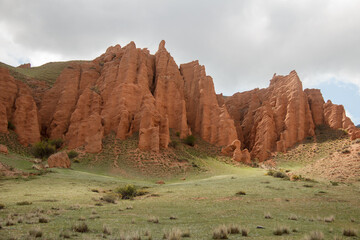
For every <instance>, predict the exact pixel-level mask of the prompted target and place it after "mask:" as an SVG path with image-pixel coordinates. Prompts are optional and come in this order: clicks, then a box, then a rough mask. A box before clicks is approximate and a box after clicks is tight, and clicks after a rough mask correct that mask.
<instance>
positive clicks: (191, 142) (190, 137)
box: [184, 135, 196, 147]
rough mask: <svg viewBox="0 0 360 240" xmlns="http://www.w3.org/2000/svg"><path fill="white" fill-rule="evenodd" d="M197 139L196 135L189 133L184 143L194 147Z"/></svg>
mask: <svg viewBox="0 0 360 240" xmlns="http://www.w3.org/2000/svg"><path fill="white" fill-rule="evenodd" d="M195 140H196V138H195V137H194V135H188V136H187V137H186V138H184V143H185V144H187V145H189V146H192V147H193V146H194V145H195Z"/></svg>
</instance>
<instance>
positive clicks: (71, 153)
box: [67, 150, 79, 159]
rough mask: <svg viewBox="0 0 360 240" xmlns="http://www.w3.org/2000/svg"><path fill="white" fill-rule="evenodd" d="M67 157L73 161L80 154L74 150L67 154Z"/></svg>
mask: <svg viewBox="0 0 360 240" xmlns="http://www.w3.org/2000/svg"><path fill="white" fill-rule="evenodd" d="M67 155H68V157H69V158H70V159H73V158H76V157H77V156H78V155H79V153H78V152H76V151H74V150H71V151H70V152H68V153H67Z"/></svg>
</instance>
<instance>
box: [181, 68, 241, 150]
mask: <svg viewBox="0 0 360 240" xmlns="http://www.w3.org/2000/svg"><path fill="white" fill-rule="evenodd" d="M180 72H181V74H182V75H183V77H184V81H185V84H184V91H185V100H186V103H187V104H186V111H187V119H188V123H189V125H190V127H191V131H192V132H195V133H198V134H200V136H201V138H202V139H204V140H205V141H208V142H210V143H212V144H216V145H219V146H225V145H228V144H230V143H232V142H233V141H234V140H236V139H238V137H237V134H236V129H235V126H234V121H233V120H232V119H231V117H230V116H229V114H228V111H227V109H226V108H225V106H224V107H220V106H219V104H218V101H217V97H216V94H215V89H214V83H213V81H212V78H211V77H210V76H206V72H205V67H204V66H201V65H199V63H198V61H194V62H190V63H187V64H182V65H180Z"/></svg>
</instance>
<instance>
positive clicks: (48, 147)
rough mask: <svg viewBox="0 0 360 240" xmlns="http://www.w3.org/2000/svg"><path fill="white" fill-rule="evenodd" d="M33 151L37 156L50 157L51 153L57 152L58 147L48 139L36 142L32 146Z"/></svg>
mask: <svg viewBox="0 0 360 240" xmlns="http://www.w3.org/2000/svg"><path fill="white" fill-rule="evenodd" d="M32 152H33V155H34V157H36V158H42V159H44V158H48V157H49V156H50V155H51V154H54V153H55V152H56V147H55V146H54V145H52V144H50V143H49V142H47V141H41V142H38V143H35V145H34V146H33V147H32Z"/></svg>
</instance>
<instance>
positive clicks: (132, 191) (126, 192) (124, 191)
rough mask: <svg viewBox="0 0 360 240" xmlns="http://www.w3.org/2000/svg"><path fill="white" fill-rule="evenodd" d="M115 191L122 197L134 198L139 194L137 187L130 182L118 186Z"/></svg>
mask: <svg viewBox="0 0 360 240" xmlns="http://www.w3.org/2000/svg"><path fill="white" fill-rule="evenodd" d="M115 192H116V193H120V194H121V198H122V199H133V198H134V197H136V196H137V189H136V187H135V186H134V185H132V184H128V185H126V186H125V187H118V188H117V189H115Z"/></svg>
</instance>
